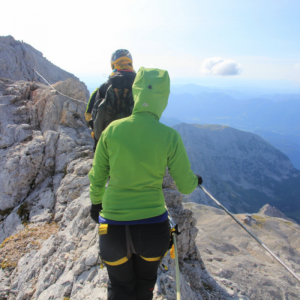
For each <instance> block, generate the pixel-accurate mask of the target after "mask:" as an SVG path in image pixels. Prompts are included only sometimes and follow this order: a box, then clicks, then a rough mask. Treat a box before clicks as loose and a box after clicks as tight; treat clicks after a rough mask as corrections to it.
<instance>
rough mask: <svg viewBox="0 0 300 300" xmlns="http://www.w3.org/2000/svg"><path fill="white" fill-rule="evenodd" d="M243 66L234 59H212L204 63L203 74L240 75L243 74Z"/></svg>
mask: <svg viewBox="0 0 300 300" xmlns="http://www.w3.org/2000/svg"><path fill="white" fill-rule="evenodd" d="M241 67H242V66H241V65H240V64H239V63H238V62H237V61H236V60H233V59H224V58H221V57H211V58H207V59H205V60H204V61H203V63H202V67H201V72H202V73H203V74H212V75H220V76H230V75H238V74H239V73H240V72H241Z"/></svg>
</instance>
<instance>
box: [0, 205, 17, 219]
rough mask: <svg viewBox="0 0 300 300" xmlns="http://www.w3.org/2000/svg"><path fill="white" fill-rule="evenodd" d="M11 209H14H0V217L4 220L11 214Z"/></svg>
mask: <svg viewBox="0 0 300 300" xmlns="http://www.w3.org/2000/svg"><path fill="white" fill-rule="evenodd" d="M13 209H14V208H13V207H11V208H6V209H3V210H1V209H0V216H1V217H3V218H5V217H6V216H8V215H9V214H10V213H11V212H12V210H13Z"/></svg>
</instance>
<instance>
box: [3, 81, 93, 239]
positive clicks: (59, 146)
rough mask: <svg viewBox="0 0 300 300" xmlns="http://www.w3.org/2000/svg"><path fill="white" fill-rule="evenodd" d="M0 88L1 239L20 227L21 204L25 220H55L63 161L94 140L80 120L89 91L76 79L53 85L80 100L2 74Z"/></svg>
mask: <svg viewBox="0 0 300 300" xmlns="http://www.w3.org/2000/svg"><path fill="white" fill-rule="evenodd" d="M0 87H1V89H0V91H1V94H0V107H1V109H0V120H1V123H0V157H1V160H0V168H1V173H0V179H1V182H2V183H3V184H1V186H0V194H1V201H0V211H1V220H3V219H4V218H5V221H4V222H2V223H1V224H0V228H1V232H0V242H2V241H3V240H4V239H5V238H6V237H8V236H10V235H11V234H13V233H14V232H15V230H19V229H20V228H22V222H21V220H20V218H19V216H18V214H17V213H18V212H19V215H21V218H22V221H24V220H23V219H24V216H23V215H24V214H25V215H26V213H25V212H23V213H22V211H24V209H20V205H21V204H22V205H25V203H26V206H27V208H26V209H27V210H28V211H30V214H29V215H28V217H26V218H27V219H28V220H27V221H29V222H42V221H47V222H49V221H51V220H52V219H53V214H54V213H55V209H57V210H58V209H60V206H59V205H58V204H56V192H57V189H58V187H59V183H60V181H61V179H62V178H63V177H64V176H65V173H66V169H67V165H68V164H69V163H70V162H71V161H73V160H75V159H77V158H80V157H88V156H89V155H91V150H92V144H93V140H92V138H91V137H90V132H89V130H88V128H87V126H86V124H85V119H84V111H85V106H86V101H87V99H86V94H87V90H86V87H85V85H84V84H82V83H80V82H79V81H78V80H76V79H68V80H66V81H64V82H58V83H57V84H56V85H55V87H56V88H57V90H60V89H61V90H64V91H65V92H66V94H67V95H68V96H70V97H72V98H74V97H75V98H76V97H77V99H78V101H76V100H70V99H69V98H67V97H65V96H62V95H60V94H57V92H56V91H54V90H52V89H51V88H50V87H47V86H45V85H43V84H40V83H32V82H26V81H18V82H15V83H14V82H12V81H10V80H5V79H1V80H0ZM66 87H67V88H66ZM74 91H75V92H76V94H75V93H74ZM62 206H63V205H62ZM11 210H12V213H11V214H9V213H10V212H11Z"/></svg>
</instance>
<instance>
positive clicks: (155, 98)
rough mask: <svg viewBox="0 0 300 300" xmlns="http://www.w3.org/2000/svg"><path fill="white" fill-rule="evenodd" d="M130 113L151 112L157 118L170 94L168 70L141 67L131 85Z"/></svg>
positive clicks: (165, 105)
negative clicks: (131, 103) (131, 109)
mask: <svg viewBox="0 0 300 300" xmlns="http://www.w3.org/2000/svg"><path fill="white" fill-rule="evenodd" d="M132 94H133V100H134V108H133V112H132V114H136V113H140V112H151V113H153V114H154V115H155V116H156V117H157V118H158V120H159V119H160V117H161V115H162V113H163V111H164V110H165V108H166V107H167V104H168V98H169V94H170V77H169V73H168V71H165V70H160V69H150V68H144V67H141V68H140V69H139V71H138V73H137V75H136V77H135V81H134V83H133V86H132Z"/></svg>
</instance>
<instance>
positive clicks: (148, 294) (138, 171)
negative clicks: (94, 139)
mask: <svg viewBox="0 0 300 300" xmlns="http://www.w3.org/2000/svg"><path fill="white" fill-rule="evenodd" d="M132 92H133V98H134V102H135V104H134V109H133V113H132V115H131V116H130V117H127V118H123V119H120V120H116V121H114V122H112V123H111V124H110V125H109V126H108V127H107V128H106V129H105V130H104V131H103V133H102V135H101V137H100V140H99V142H98V146H97V149H96V153H95V157H94V161H93V167H92V169H91V171H90V172H89V179H90V198H91V202H92V205H91V217H92V218H93V220H95V221H96V222H97V223H100V224H101V225H100V226H99V234H100V255H101V257H102V259H103V260H104V262H105V264H106V266H107V270H108V275H109V283H108V300H118V299H120V300H121V299H122V300H150V299H152V298H153V289H154V286H155V282H156V278H157V269H158V266H159V262H160V260H161V258H162V257H163V256H164V254H165V253H166V251H167V250H168V248H169V242H170V228H169V224H168V212H167V209H166V205H165V200H164V195H163V192H162V182H163V177H164V175H165V171H166V167H168V168H169V172H170V174H171V176H172V177H173V179H174V180H175V183H176V185H177V187H178V190H179V191H180V192H181V193H183V194H190V193H191V192H192V191H193V190H194V189H195V188H196V187H197V185H198V184H201V183H202V178H201V177H200V176H198V175H194V173H193V172H192V170H191V168H190V167H191V166H190V162H189V159H188V156H187V153H186V150H185V147H184V144H183V142H182V139H181V137H180V135H179V133H178V132H177V131H175V130H174V129H173V128H170V127H168V126H166V125H164V124H162V123H160V122H159V119H160V117H161V115H162V113H163V111H164V110H165V108H166V106H167V103H168V97H169V93H170V79H169V74H168V72H167V71H164V70H160V69H147V68H143V67H142V68H140V70H139V72H138V73H137V75H136V78H135V81H134V84H133V87H132ZM109 176H110V180H109V183H108V187H107V188H106V189H105V185H106V182H107V179H108V177H109ZM99 213H100V214H99Z"/></svg>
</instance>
